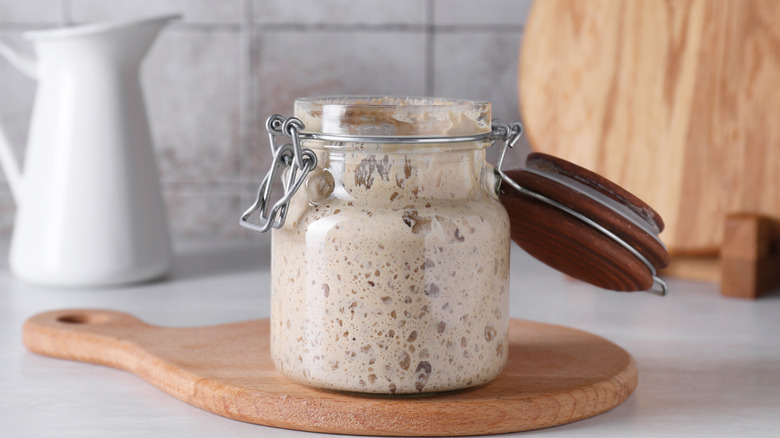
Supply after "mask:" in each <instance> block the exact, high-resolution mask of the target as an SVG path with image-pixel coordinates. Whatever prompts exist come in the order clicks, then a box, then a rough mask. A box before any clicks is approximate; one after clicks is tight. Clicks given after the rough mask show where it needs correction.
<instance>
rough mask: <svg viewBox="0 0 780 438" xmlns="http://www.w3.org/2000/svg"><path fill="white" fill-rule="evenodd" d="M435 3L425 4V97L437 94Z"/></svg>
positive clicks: (430, 1)
mask: <svg viewBox="0 0 780 438" xmlns="http://www.w3.org/2000/svg"><path fill="white" fill-rule="evenodd" d="M434 7H435V6H434V2H433V0H427V1H426V3H425V78H424V80H425V85H424V87H425V95H426V96H432V95H433V93H434V92H435V83H434V67H435V59H434V57H435V53H434V50H435V49H434V45H435V38H436V28H435V26H434V19H433V14H434Z"/></svg>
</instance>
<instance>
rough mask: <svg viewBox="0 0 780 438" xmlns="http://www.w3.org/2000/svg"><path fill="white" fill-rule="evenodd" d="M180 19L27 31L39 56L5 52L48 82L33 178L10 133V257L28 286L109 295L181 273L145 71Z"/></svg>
mask: <svg viewBox="0 0 780 438" xmlns="http://www.w3.org/2000/svg"><path fill="white" fill-rule="evenodd" d="M174 18H177V16H164V17H155V18H150V19H143V20H135V21H127V22H115V23H98V24H90V25H84V26H77V27H68V28H59V29H53V30H45V31H34V32H28V33H25V34H24V37H25V38H26V39H27V40H29V41H31V42H32V43H33V45H34V49H35V54H36V58H37V59H30V58H29V57H27V56H25V55H22V54H18V53H15V52H14V51H12V50H11V49H9V48H8V47H6V46H2V45H0V54H3V55H5V57H6V58H7V59H8V60H9V61H10V62H11V63H12V64H14V65H15V66H16V67H18V68H19V69H20V70H21V71H23V72H24V73H26V74H28V75H30V76H31V77H33V78H35V79H37V80H38V89H37V94H36V98H35V105H34V109H33V114H32V122H31V126H30V133H29V139H28V144H27V150H26V155H25V162H24V164H25V166H24V167H25V169H24V172H23V174H22V172H20V168H19V164H18V163H17V161H16V159H15V157H14V154H13V151H12V149H11V147H10V145H9V144H8V141H7V137H6V136H5V134H4V133H3V132H2V130H0V161H1V163H0V164H2V167H3V170H4V171H5V175H6V179H7V180H8V183H9V185H10V188H11V192H12V194H13V197H14V199H15V201H16V205H17V210H16V221H15V223H14V231H13V236H12V239H11V254H10V266H11V270H12V272H13V273H14V274H15V275H16V276H17V277H19V278H22V279H25V280H28V281H31V282H35V283H42V284H49V285H57V286H103V285H113V284H122V283H130V282H137V281H143V280H148V279H152V278H155V277H160V276H162V275H163V274H165V273H166V272H167V270H168V269H169V266H170V264H171V250H170V239H169V236H168V223H167V219H166V214H165V207H164V204H163V200H162V195H161V191H160V181H159V175H158V171H157V166H156V162H155V156H154V151H153V148H152V141H151V135H150V132H149V125H148V121H147V115H146V108H145V106H144V100H143V94H142V92H141V86H140V81H139V68H140V65H141V61H142V60H143V58H144V56H145V54H146V52H147V51H148V49H149V47H150V46H151V44H152V43H153V42H154V40H155V38H156V37H157V34H158V33H159V31H160V30H161V28H162V27H163V26H164V25H165V24H166V23H167V22H168V21H170V20H171V19H174Z"/></svg>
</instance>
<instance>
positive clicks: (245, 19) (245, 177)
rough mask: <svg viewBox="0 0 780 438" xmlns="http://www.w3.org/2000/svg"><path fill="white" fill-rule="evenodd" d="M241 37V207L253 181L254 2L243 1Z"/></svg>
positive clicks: (239, 173) (246, 200)
mask: <svg viewBox="0 0 780 438" xmlns="http://www.w3.org/2000/svg"><path fill="white" fill-rule="evenodd" d="M241 14H242V17H241V30H240V32H241V36H240V41H241V43H240V50H239V52H240V53H239V75H240V76H239V96H240V97H239V99H240V105H241V107H240V109H239V111H240V113H241V121H240V127H239V129H240V132H241V134H240V138H241V145H240V148H239V154H238V156H239V164H238V165H239V169H238V180H239V184H240V187H241V189H239V190H240V191H239V196H238V198H239V202H240V204H241V206H244V205H248V202H249V200H248V199H245V197H246V196H247V195H246V193H245V190H243V187H244V186H245V185H247V182H248V181H249V180H250V179H251V175H250V174H251V169H248V168H247V166H248V164H249V163H251V159H250V158H251V155H252V154H251V146H252V138H253V133H252V119H253V116H254V105H253V104H252V100H253V99H252V97H253V96H252V91H253V87H252V64H253V62H252V58H253V50H252V49H253V42H252V40H253V38H252V24H253V23H252V21H253V17H252V0H241Z"/></svg>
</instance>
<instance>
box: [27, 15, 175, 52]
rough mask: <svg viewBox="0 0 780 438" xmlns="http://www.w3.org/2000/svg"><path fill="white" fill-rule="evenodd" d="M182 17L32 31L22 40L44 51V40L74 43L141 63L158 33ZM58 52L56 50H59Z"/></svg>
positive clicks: (163, 16) (172, 16)
mask: <svg viewBox="0 0 780 438" xmlns="http://www.w3.org/2000/svg"><path fill="white" fill-rule="evenodd" d="M180 18H181V15H178V14H167V15H161V16H155V17H149V18H139V19H134V20H124V21H111V22H101V23H92V24H86V25H81V26H74V27H61V28H57V29H51V30H43V31H32V32H27V33H25V34H24V37H25V38H26V39H27V40H29V41H31V42H33V43H35V45H36V49H37V50H38V51H39V56H42V54H41V52H42V51H45V46H46V44H45V43H46V42H47V41H64V40H73V41H74V43H76V44H79V45H83V46H89V47H91V48H92V49H93V50H98V51H100V52H101V53H103V54H104V55H106V58H115V59H123V60H126V61H130V62H133V61H137V62H139V63H140V61H141V60H142V59H143V57H144V56H145V55H146V52H147V51H148V50H149V47H151V45H152V43H153V42H154V40H155V39H156V38H157V35H158V34H159V33H160V30H162V28H163V27H164V26H165V25H166V24H167V23H169V22H170V21H173V20H176V19H180ZM58 49H59V48H58Z"/></svg>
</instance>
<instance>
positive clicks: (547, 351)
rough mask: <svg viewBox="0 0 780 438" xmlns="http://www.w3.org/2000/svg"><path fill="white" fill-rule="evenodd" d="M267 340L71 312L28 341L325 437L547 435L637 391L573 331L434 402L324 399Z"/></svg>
mask: <svg viewBox="0 0 780 438" xmlns="http://www.w3.org/2000/svg"><path fill="white" fill-rule="evenodd" d="M268 330H269V324H268V320H256V321H246V322H239V323H235V324H227V325H219V326H211V327H193V328H168V327H159V326H152V325H148V324H146V323H144V322H142V321H140V320H138V319H136V318H135V317H133V316H130V315H128V314H124V313H119V312H113V311H108V310H62V311H53V312H47V313H42V314H39V315H36V316H34V317H32V318H30V319H29V320H28V321H27V322H26V323H25V324H24V327H23V339H24V344H25V346H26V347H27V348H28V349H30V350H31V351H34V352H36V353H39V354H43V355H47V356H53V357H58V358H63V359H71V360H77V361H83V362H91V363H96V364H101V365H107V366H110V367H115V368H119V369H123V370H127V371H130V372H131V373H134V374H136V375H138V376H140V377H142V378H143V379H145V380H147V381H148V382H149V383H151V384H153V385H155V386H157V387H158V388H160V389H162V390H163V391H165V392H167V393H169V394H171V395H173V396H174V397H176V398H178V399H180V400H183V401H185V402H187V403H189V404H191V405H193V406H197V407H200V408H203V409H205V410H208V411H211V412H213V413H216V414H219V415H222V416H225V417H228V418H233V419H236V420H241V421H247V422H250V423H257V424H263V425H268V426H275V427H283V428H289V429H299V430H307V431H316V432H330V433H344V434H361V435H407V436H420V435H476V434H496V433H504V432H514V431H521V430H528V429H538V428H543V427H548V426H554V425H558V424H563V423H569V422H572V421H575V420H579V419H582V418H586V417H590V416H593V415H596V414H599V413H602V412H604V411H607V410H609V409H611V408H613V407H615V406H617V405H618V404H620V403H621V402H622V401H623V400H625V399H626V398H627V397H628V396H629V395H630V394H631V392H632V391H633V390H634V388H635V387H636V383H637V370H636V364H635V363H634V360H633V358H632V357H631V356H630V355H629V354H628V353H627V352H625V351H624V350H623V349H621V348H620V347H618V346H617V345H615V344H613V343H611V342H609V341H607V340H605V339H603V338H600V337H598V336H595V335H592V334H589V333H586V332H583V331H579V330H575V329H571V328H567V327H561V326H556V325H550V324H542V323H537V322H530V321H522V320H512V321H511V324H510V346H509V362H508V364H507V366H506V369H505V370H504V371H503V373H502V374H501V375H500V376H499V377H498V378H497V379H495V380H494V381H493V382H491V383H488V384H486V385H483V386H480V387H477V388H472V389H468V390H461V391H454V392H451V393H441V394H435V395H427V396H426V395H418V396H414V395H413V396H366V395H357V394H347V393H339V392H332V391H322V390H317V389H313V388H309V387H306V386H303V385H299V384H296V383H294V382H292V381H290V380H287V379H286V378H284V377H283V376H281V375H280V374H279V373H278V372H277V371H276V370H275V369H274V367H273V364H272V362H271V358H270V354H269V350H268V347H269V345H268V344H269V331H268ZM103 403H122V401H121V400H105V401H103Z"/></svg>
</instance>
